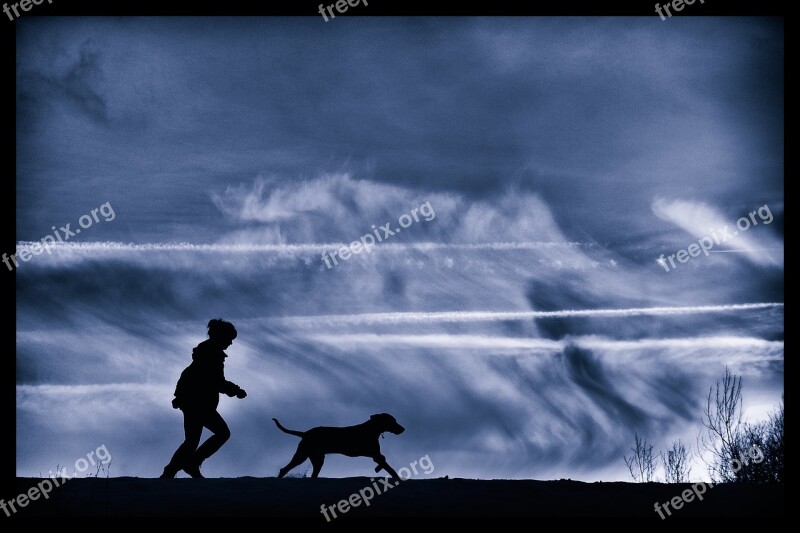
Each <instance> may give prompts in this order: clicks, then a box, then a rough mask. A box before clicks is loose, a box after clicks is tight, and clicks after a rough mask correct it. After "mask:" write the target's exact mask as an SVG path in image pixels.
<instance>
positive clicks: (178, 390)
mask: <svg viewBox="0 0 800 533" xmlns="http://www.w3.org/2000/svg"><path fill="white" fill-rule="evenodd" d="M236 335H237V332H236V328H235V327H234V326H233V324H231V323H230V322H226V321H225V320H222V319H213V320H211V321H209V323H208V339H207V340H205V341H203V342H201V343H200V344H198V345H197V346H196V347H195V348H194V350H192V363H191V364H190V365H189V366H187V367H186V368H185V369H184V370H183V372H181V377H180V378H179V379H178V384H177V386H176V387H175V399H173V400H172V407H174V408H175V409H180V410H181V411H183V431H184V433H185V438H184V441H183V443H182V444H181V445H180V446H179V447H178V449H177V450H176V451H175V454H174V455H173V456H172V459H171V460H170V462H169V464H168V465H167V466H165V467H164V472H163V473H162V474H161V477H162V478H174V477H175V475H176V474H177V473H178V471H180V470H183V471H184V472H186V473H187V474H189V475H190V476H192V477H194V478H202V477H204V476H203V474H202V473H200V465H202V464H203V461H205V460H206V459H208V458H209V457H211V456H212V455H213V454H214V453H215V452H216V451H217V450H219V449H220V447H221V446H222V445H223V444H225V442H226V441H227V440H228V439H229V438H230V436H231V431H230V429H228V424H226V423H225V420H224V419H223V418H222V416H220V414H219V413H218V412H217V405H219V395H220V393H224V394H227V395H228V396H231V397H233V396H236V397H237V398H245V397H246V396H247V392H245V390H244V389H242V388H241V387H239V386H238V385H236V384H235V383H232V382H230V381H228V380H226V379H225V371H224V367H225V358H226V357H228V354H226V353H225V352H224V350H225V349H226V348H227V347H228V346H230V345H231V344H232V343H233V339H235V338H236ZM204 427H205V428H208V429H209V430H210V431H211V433H213V435H211V436H210V437H209V438H208V439H207V440H206V441H205V442H204V443H203V444H202V445H200V447H199V448H198V446H197V445H198V444H200V437H201V436H202V434H203V428H204Z"/></svg>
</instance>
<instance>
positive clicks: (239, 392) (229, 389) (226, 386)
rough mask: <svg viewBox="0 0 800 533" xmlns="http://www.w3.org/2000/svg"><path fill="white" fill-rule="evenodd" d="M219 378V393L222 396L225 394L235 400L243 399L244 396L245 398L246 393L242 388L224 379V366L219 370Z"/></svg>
mask: <svg viewBox="0 0 800 533" xmlns="http://www.w3.org/2000/svg"><path fill="white" fill-rule="evenodd" d="M220 377H221V378H222V379H221V380H220V385H219V392H221V393H222V394H227V395H228V396H231V397H233V396H236V397H237V398H244V397H245V396H247V393H246V392H245V390H244V389H243V388H241V387H240V386H239V385H237V384H236V383H234V382H233V381H228V380H227V379H225V368H224V366H223V367H222V368H220Z"/></svg>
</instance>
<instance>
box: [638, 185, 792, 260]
mask: <svg viewBox="0 0 800 533" xmlns="http://www.w3.org/2000/svg"><path fill="white" fill-rule="evenodd" d="M652 209H653V213H654V214H655V215H656V216H657V217H659V218H661V219H662V220H665V221H667V222H670V223H672V224H674V225H676V226H677V227H679V228H681V229H683V230H684V231H685V232H686V233H688V234H689V235H690V236H692V237H693V238H695V239H696V240H697V239H701V238H703V237H707V238H708V239H709V240H711V241H712V243H714V245H715V246H719V247H722V248H723V249H727V251H734V250H735V251H739V252H743V253H744V255H745V257H747V258H748V259H749V260H750V261H751V262H752V263H754V264H756V265H763V266H773V267H780V266H782V265H783V253H776V251H777V250H780V251H781V252H782V250H783V242H782V241H781V240H780V239H778V238H777V237H775V236H774V235H773V234H772V233H771V232H770V231H769V230H767V229H766V228H764V227H759V228H756V227H755V226H756V225H758V223H759V222H761V223H762V224H761V225H762V226H764V225H768V224H770V223H772V221H773V217H774V215H773V214H772V212H771V210H770V209H769V206H768V205H766V204H765V205H764V206H756V208H755V211H758V210H759V209H761V211H758V213H759V214H758V216H756V215H755V214H753V218H748V214H747V213H743V214H742V216H743V218H744V220H745V222H746V224H745V223H742V224H741V226H739V227H738V229H737V224H738V220H741V218H739V219H738V220H737V221H734V220H731V219H728V218H726V217H725V216H724V215H723V214H722V213H721V212H720V211H719V210H718V209H716V208H714V207H711V206H709V205H707V204H706V203H704V202H694V201H689V200H673V201H668V200H665V199H663V198H659V199H656V200H655V201H654V202H653V205H652ZM753 221H755V222H753ZM751 224H752V226H751ZM743 228H749V230H745V231H747V233H745V232H744V231H742V229H743ZM723 235H725V237H723ZM715 237H716V238H715ZM687 246H688V244H687ZM684 248H685V247H684Z"/></svg>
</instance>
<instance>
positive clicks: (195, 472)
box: [183, 464, 205, 479]
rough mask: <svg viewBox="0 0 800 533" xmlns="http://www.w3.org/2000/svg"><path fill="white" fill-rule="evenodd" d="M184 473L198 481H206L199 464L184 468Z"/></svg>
mask: <svg viewBox="0 0 800 533" xmlns="http://www.w3.org/2000/svg"><path fill="white" fill-rule="evenodd" d="M183 471H184V472H186V473H187V474H189V475H190V476H192V477H193V478H196V479H205V476H204V475H203V474H202V473H201V472H200V465H199V464H192V465H187V466H184V467H183Z"/></svg>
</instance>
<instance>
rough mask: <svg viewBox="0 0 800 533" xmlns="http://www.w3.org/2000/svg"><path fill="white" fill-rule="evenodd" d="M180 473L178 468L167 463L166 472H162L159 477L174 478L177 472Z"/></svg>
mask: <svg viewBox="0 0 800 533" xmlns="http://www.w3.org/2000/svg"><path fill="white" fill-rule="evenodd" d="M177 473H178V470H177V469H175V468H173V467H171V466H169V465H167V466H165V467H164V472H162V473H161V475H160V476H159V479H172V478H174V477H175V474H177Z"/></svg>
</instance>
